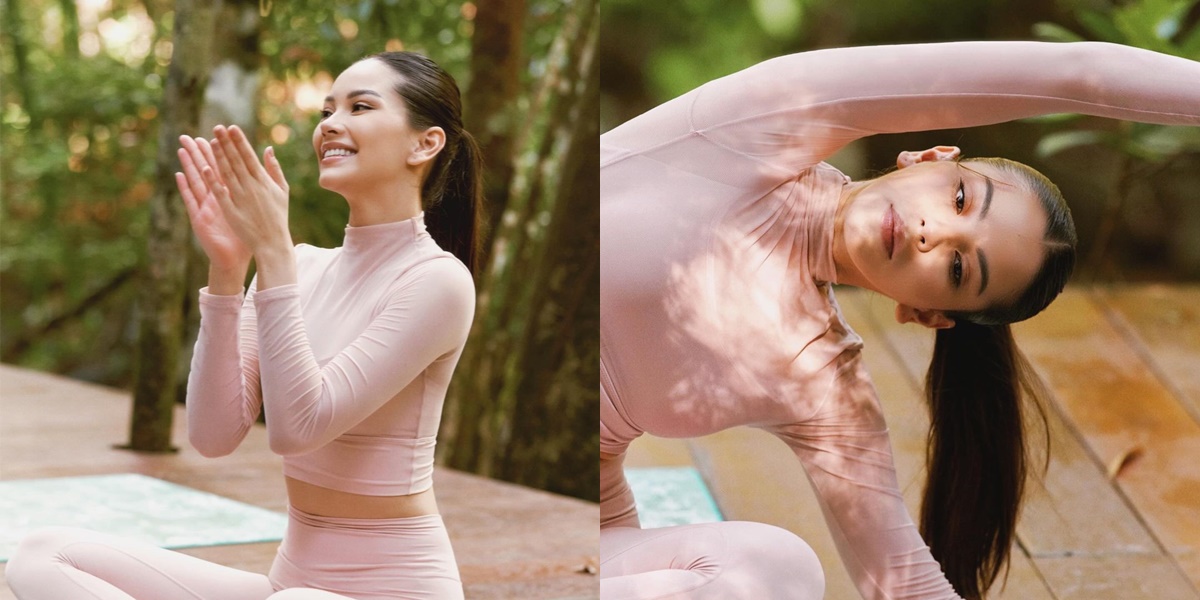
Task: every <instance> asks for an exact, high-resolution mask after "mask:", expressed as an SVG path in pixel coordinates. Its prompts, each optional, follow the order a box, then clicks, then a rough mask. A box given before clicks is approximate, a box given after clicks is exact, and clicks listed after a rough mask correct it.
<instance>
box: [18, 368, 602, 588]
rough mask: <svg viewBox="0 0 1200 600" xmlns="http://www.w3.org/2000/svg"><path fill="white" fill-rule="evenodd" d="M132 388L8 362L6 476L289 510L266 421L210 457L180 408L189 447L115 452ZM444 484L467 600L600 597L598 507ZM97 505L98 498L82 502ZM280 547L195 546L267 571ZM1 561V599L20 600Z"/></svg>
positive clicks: (462, 481)
mask: <svg viewBox="0 0 1200 600" xmlns="http://www.w3.org/2000/svg"><path fill="white" fill-rule="evenodd" d="M129 406H130V400H129V396H128V394H127V393H124V392H120V391H114V390H111V389H108V388H103V387H99V386H93V385H88V384H83V383H79V382H75V381H71V380H68V379H64V378H61V377H56V376H53V375H47V374H43V373H37V372H34V371H29V370H24V369H17V368H14V367H10V366H5V365H0V479H27V478H41V477H63V476H72V475H93V474H108V473H141V474H144V475H149V476H153V477H158V478H161V479H165V480H167V481H171V482H174V483H178V484H181V485H186V486H189V487H192V488H196V489H200V490H205V491H208V492H213V493H216V494H220V495H222V496H225V497H228V498H233V499H235V500H240V501H242V502H246V503H249V504H254V505H257V506H261V507H264V508H268V509H272V510H277V511H284V510H286V496H285V492H284V488H283V478H282V471H281V463H280V459H279V457H277V456H275V455H273V454H271V452H270V451H269V449H268V448H267V440H266V431H265V430H264V429H263V428H261V427H256V428H254V429H253V430H252V431H251V432H250V435H249V436H247V438H246V441H245V442H244V443H243V444H242V446H241V447H239V448H238V450H237V451H236V452H234V453H233V454H232V455H230V456H228V457H224V458H220V459H207V458H203V457H201V456H200V455H199V454H198V453H196V451H195V450H193V449H191V448H190V447H186V446H187V442H186V440H187V438H186V434H185V433H184V422H183V419H184V415H183V411H182V410H180V411H179V412H177V413H176V414H177V418H176V423H175V424H176V430H175V437H174V440H175V442H176V443H177V444H181V445H182V446H184V447H182V448H181V449H180V451H179V453H178V454H173V455H145V454H136V453H132V452H127V451H122V450H115V449H113V448H112V445H113V444H115V443H122V442H123V441H124V439H125V435H126V430H127V427H128V425H127V420H128V418H129V417H128V415H129ZM434 488H435V489H436V490H437V496H438V505H439V507H440V508H441V512H442V514H443V516H444V518H445V521H446V527H447V529H448V530H449V532H450V538H451V541H452V543H453V545H454V550H455V554H456V556H457V558H458V564H459V568H460V570H461V572H462V577H463V583H464V586H465V588H466V595H467V598H478V599H499V598H547V599H549V598H560V599H567V598H570V599H577V598H595V597H597V596H598V595H599V581H598V579H597V577H596V576H595V575H590V574H587V573H584V572H581V570H582V567H584V566H585V565H589V564H590V565H593V566H594V565H595V564H596V562H597V546H598V544H599V530H598V522H599V508H598V507H597V505H595V504H592V503H589V502H583V501H580V500H575V499H572V498H566V497H563V496H557V495H554V494H548V493H545V492H540V491H537V490H532V489H529V488H524V487H521V486H516V485H511V484H507V483H503V482H498V481H494V480H490V479H485V478H482V477H476V476H473V475H468V474H464V473H459V472H456V471H452V470H449V469H437V470H436V471H435V473H434ZM80 501H81V502H86V501H87V499H86V498H81V499H80ZM276 545H277V544H275V543H265V544H243V545H229V546H212V547H205V548H194V549H188V550H185V552H186V553H188V554H192V555H195V556H199V557H202V558H204V559H206V560H211V561H214V562H218V563H222V564H226V565H229V566H233V567H236V568H240V569H246V570H250V571H256V572H261V573H265V572H266V571H267V570H268V569H269V568H270V564H271V560H272V558H273V557H274V553H275V547H276ZM3 569H4V565H3V564H0V600H12V599H13V598H14V596H13V594H12V592H11V591H10V590H9V589H8V585H7V584H5V583H4V578H3Z"/></svg>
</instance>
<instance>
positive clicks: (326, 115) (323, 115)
mask: <svg viewBox="0 0 1200 600" xmlns="http://www.w3.org/2000/svg"><path fill="white" fill-rule="evenodd" d="M332 114H333V111H332V110H329V109H328V108H322V109H321V120H325V119H328V118H329V115H332Z"/></svg>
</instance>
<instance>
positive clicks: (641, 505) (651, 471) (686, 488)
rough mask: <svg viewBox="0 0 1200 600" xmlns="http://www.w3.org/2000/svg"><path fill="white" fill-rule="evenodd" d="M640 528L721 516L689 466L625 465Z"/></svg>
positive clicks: (716, 518) (718, 518)
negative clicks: (632, 466)
mask: <svg viewBox="0 0 1200 600" xmlns="http://www.w3.org/2000/svg"><path fill="white" fill-rule="evenodd" d="M625 478H626V479H627V480H628V481H629V486H630V487H631V488H633V496H634V498H635V499H636V501H637V510H638V519H639V520H640V521H641V524H642V528H643V529H650V528H653V527H669V526H671V525H687V524H689V523H713V522H716V521H721V520H723V519H722V518H721V511H720V509H718V508H717V503H716V501H715V500H713V497H712V494H710V493H709V491H708V486H706V485H704V479H703V478H702V477H700V473H699V472H698V471H696V469H693V468H692V467H653V468H641V469H625Z"/></svg>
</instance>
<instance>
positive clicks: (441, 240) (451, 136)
mask: <svg viewBox="0 0 1200 600" xmlns="http://www.w3.org/2000/svg"><path fill="white" fill-rule="evenodd" d="M368 58H370V59H375V60H379V61H382V62H383V63H384V64H386V65H387V66H389V67H391V68H392V69H393V70H394V71H395V72H396V73H397V74H398V75H400V77H399V80H398V81H397V82H396V88H395V89H396V93H397V94H399V95H400V97H401V98H403V99H404V106H405V108H407V109H408V120H409V125H411V126H412V127H413V128H414V129H417V130H425V129H428V128H430V127H441V128H442V130H443V131H445V132H446V145H445V147H443V148H442V151H441V152H439V153H438V156H437V158H436V159H434V162H433V166H432V167H431V168H430V169H429V172H428V173H426V174H425V181H423V182H421V208H422V209H423V210H424V211H425V227H426V229H427V230H428V231H429V235H430V236H431V237H433V240H434V241H435V242H437V243H438V245H439V246H441V247H442V249H443V250H446V251H448V252H450V253H451V254H453V255H454V256H456V257H458V260H460V261H462V263H463V264H464V265H466V266H467V269H470V271H471V273H472V274H475V267H476V257H477V256H478V255H479V241H480V240H479V237H480V236H479V232H480V230H481V229H482V224H481V223H480V219H481V218H482V217H483V214H484V211H483V159H482V154H481V153H480V152H479V145H478V144H477V143H476V142H475V138H474V137H471V134H470V133H468V132H467V130H466V129H463V124H462V123H463V121H462V95H461V94H460V93H459V90H458V84H457V83H456V82H455V81H454V78H453V77H451V76H450V74H449V73H447V72H446V71H445V70H443V69H442V68H441V67H439V66H438V65H437V63H435V62H433V61H432V60H430V59H429V58H428V57H426V56H423V55H421V54H417V53H416V52H381V53H379V54H375V55H373V56H370V57H368Z"/></svg>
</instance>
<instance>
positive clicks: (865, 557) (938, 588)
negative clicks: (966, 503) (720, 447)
mask: <svg viewBox="0 0 1200 600" xmlns="http://www.w3.org/2000/svg"><path fill="white" fill-rule="evenodd" d="M837 368H838V375H837V379H836V381H835V382H834V384H833V386H834V387H833V389H832V390H831V393H830V395H829V396H827V401H826V403H825V404H824V405H823V406H822V407H821V409H820V410H819V412H818V414H816V415H814V417H813V418H811V419H809V420H807V421H805V422H804V423H801V424H792V425H787V426H780V427H768V428H766V429H767V430H768V431H771V432H772V433H774V434H776V435H777V436H779V437H780V438H781V439H783V441H784V442H786V443H787V444H788V445H789V446H790V447H791V448H792V450H793V451H795V453H796V456H798V457H799V458H800V461H801V463H803V465H804V470H805V472H806V473H807V474H808V478H809V480H810V481H811V482H812V484H813V489H814V490H815V492H816V496H817V499H818V500H819V502H820V505H821V510H822V512H823V513H824V515H825V522H826V523H827V524H828V526H829V530H830V532H831V533H832V535H833V540H834V542H835V543H836V544H837V548H838V553H839V555H840V556H841V558H842V562H843V563H845V565H846V569H847V570H848V571H849V573H850V577H851V578H852V579H853V580H854V584H855V586H856V587H857V588H858V591H859V593H860V594H862V597H863V598H864V599H866V600H899V599H901V598H920V599H921V600H944V599H951V598H959V596H958V595H957V594H955V592H954V589H953V588H952V587H951V585H950V583H949V582H948V581H947V580H946V577H945V575H944V574H943V573H942V569H941V566H940V565H939V564H938V563H937V561H935V560H934V558H933V555H932V554H931V553H930V551H929V547H928V546H927V545H926V544H925V542H924V540H922V538H921V534H920V532H919V531H918V529H917V526H916V524H914V522H913V520H912V517H911V516H910V515H909V513H908V509H907V508H906V507H905V505H904V498H903V496H902V495H901V494H900V486H899V484H898V482H897V478H896V467H895V462H894V461H893V458H892V449H891V443H890V441H889V438H888V433H887V425H886V424H885V423H884V420H883V414H882V409H881V408H880V406H879V402H878V398H877V397H876V395H875V388H874V386H873V385H872V384H871V381H870V379H869V378H868V376H867V373H866V370H865V368H864V367H863V364H862V358H861V355H860V354H859V353H858V352H857V351H854V350H851V351H847V353H845V354H843V356H842V357H841V358H840V359H839V364H838V367H837Z"/></svg>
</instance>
